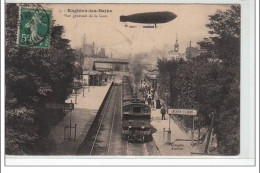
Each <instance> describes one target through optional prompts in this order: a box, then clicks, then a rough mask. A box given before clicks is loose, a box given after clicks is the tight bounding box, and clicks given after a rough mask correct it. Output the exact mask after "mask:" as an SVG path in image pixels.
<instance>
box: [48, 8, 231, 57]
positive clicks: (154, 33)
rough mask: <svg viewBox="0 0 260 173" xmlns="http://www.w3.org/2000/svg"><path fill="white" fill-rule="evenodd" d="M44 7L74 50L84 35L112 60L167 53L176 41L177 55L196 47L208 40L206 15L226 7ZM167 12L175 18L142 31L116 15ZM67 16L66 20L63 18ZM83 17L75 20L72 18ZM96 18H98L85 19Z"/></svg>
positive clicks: (138, 26) (88, 41) (207, 19)
mask: <svg viewBox="0 0 260 173" xmlns="http://www.w3.org/2000/svg"><path fill="white" fill-rule="evenodd" d="M44 7H45V8H48V9H52V11H53V19H54V20H56V25H63V26H64V27H65V30H66V33H65V34H64V37H65V38H67V39H69V40H71V46H72V48H78V47H79V46H80V45H81V43H82V37H83V35H84V34H85V35H86V41H87V43H89V44H92V42H93V41H94V42H95V45H97V46H98V47H104V48H105V49H106V54H107V55H110V54H111V52H112V53H113V57H118V58H119V57H121V58H122V57H124V56H127V55H129V54H130V53H131V54H132V55H134V54H140V53H147V52H151V51H154V50H165V51H167V50H170V49H173V45H174V43H175V41H176V35H178V42H179V45H180V52H181V53H184V52H185V49H186V47H187V46H188V44H189V42H190V41H191V42H192V46H196V42H198V41H200V40H202V39H203V38H204V37H208V36H209V34H208V28H207V27H206V26H205V25H206V24H207V23H209V17H208V16H209V15H211V14H214V13H215V12H216V10H218V9H221V10H226V9H229V8H230V5H201V4H190V5H187V4H177V5H176V4H45V5H44ZM69 9H71V11H72V10H77V9H82V10H95V9H97V10H98V9H103V10H105V9H107V10H112V12H107V13H101V12H78V13H74V12H68V10H69ZM157 11H170V12H172V13H174V14H176V15H177V18H175V19H174V20H172V21H170V22H168V23H165V24H158V25H157V26H158V27H157V28H152V29H151V28H149V29H145V28H142V27H140V26H143V25H144V24H141V25H140V24H135V23H131V22H127V25H130V26H137V27H136V28H129V27H125V24H126V23H125V22H120V20H119V18H120V15H130V14H134V13H142V12H157ZM66 14H67V15H71V16H70V17H66ZM75 14H76V15H85V16H87V17H76V18H73V15H75ZM89 15H92V16H93V15H97V16H98V17H89Z"/></svg>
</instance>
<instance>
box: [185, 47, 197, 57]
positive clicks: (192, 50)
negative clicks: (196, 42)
mask: <svg viewBox="0 0 260 173" xmlns="http://www.w3.org/2000/svg"><path fill="white" fill-rule="evenodd" d="M199 53H200V50H199V48H198V47H192V46H191V45H190V46H189V47H187V48H186V58H187V59H190V58H194V57H196V56H198V55H199Z"/></svg>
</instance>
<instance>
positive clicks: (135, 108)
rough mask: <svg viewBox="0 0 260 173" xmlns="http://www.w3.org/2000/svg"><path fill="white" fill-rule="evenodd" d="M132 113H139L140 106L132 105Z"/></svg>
mask: <svg viewBox="0 0 260 173" xmlns="http://www.w3.org/2000/svg"><path fill="white" fill-rule="evenodd" d="M133 113H141V107H133Z"/></svg>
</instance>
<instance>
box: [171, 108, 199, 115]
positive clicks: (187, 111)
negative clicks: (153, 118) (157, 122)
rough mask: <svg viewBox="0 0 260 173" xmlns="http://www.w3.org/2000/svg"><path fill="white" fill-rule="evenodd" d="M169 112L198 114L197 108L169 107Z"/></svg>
mask: <svg viewBox="0 0 260 173" xmlns="http://www.w3.org/2000/svg"><path fill="white" fill-rule="evenodd" d="M168 114H175V115H197V110H195V109H168Z"/></svg>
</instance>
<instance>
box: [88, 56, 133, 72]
mask: <svg viewBox="0 0 260 173" xmlns="http://www.w3.org/2000/svg"><path fill="white" fill-rule="evenodd" d="M95 62H99V63H100V62H101V63H102V62H103V63H127V64H128V63H129V60H128V59H119V58H85V61H84V69H85V70H92V69H93V66H94V64H95Z"/></svg>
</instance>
